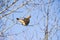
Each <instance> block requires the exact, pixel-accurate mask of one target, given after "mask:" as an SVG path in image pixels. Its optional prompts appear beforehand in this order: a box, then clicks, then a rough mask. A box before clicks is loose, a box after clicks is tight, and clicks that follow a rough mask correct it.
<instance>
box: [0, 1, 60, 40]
mask: <svg viewBox="0 0 60 40" xmlns="http://www.w3.org/2000/svg"><path fill="white" fill-rule="evenodd" d="M26 1H27V0H19V1H18V2H17V3H16V4H15V5H13V6H12V7H10V8H9V10H13V9H15V8H17V7H19V5H21V4H22V3H24V2H26ZM12 2H13V0H11V1H10V2H9V3H8V4H11V3H12ZM43 2H44V3H43ZM47 2H48V1H47V0H43V1H40V0H32V1H31V2H29V3H28V5H26V6H23V7H21V8H19V9H18V10H16V11H14V12H12V14H10V15H7V16H5V17H3V18H2V19H1V20H0V21H1V22H0V23H1V25H2V26H0V31H2V30H3V28H5V30H6V29H7V30H6V31H5V32H4V35H5V36H6V35H10V36H7V37H5V40H43V39H44V37H45V32H44V31H45V28H46V27H45V26H46V13H45V12H47V9H48V4H46V3H47ZM33 3H35V4H39V5H34V4H33ZM59 5H60V0H54V2H53V3H51V4H50V6H49V21H48V31H50V30H51V28H53V30H52V32H51V33H50V35H49V40H51V39H52V40H57V36H58V37H59V40H60V34H59V33H60V29H59V30H58V31H57V32H56V30H57V28H55V26H52V25H56V24H55V23H56V22H55V21H54V20H55V17H56V20H59V19H60V6H59ZM8 6H9V5H8ZM3 8H4V7H3ZM9 12H10V11H5V13H4V14H7V13H9ZM29 15H31V19H30V23H29V25H28V26H23V25H21V23H20V22H19V21H17V20H16V18H21V17H27V16H29ZM38 23H39V24H38ZM30 25H32V26H30ZM58 26H60V20H59V22H58ZM9 27H11V28H9ZM55 32H56V33H55ZM13 34H18V35H13ZM51 37H52V38H51Z"/></svg>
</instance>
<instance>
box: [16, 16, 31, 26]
mask: <svg viewBox="0 0 60 40" xmlns="http://www.w3.org/2000/svg"><path fill="white" fill-rule="evenodd" d="M30 18H31V16H27V17H26V18H24V19H20V18H16V19H17V20H18V21H19V22H21V24H22V25H24V26H27V25H28V24H29V23H30Z"/></svg>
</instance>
